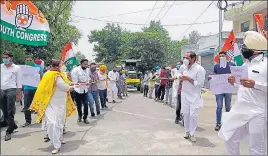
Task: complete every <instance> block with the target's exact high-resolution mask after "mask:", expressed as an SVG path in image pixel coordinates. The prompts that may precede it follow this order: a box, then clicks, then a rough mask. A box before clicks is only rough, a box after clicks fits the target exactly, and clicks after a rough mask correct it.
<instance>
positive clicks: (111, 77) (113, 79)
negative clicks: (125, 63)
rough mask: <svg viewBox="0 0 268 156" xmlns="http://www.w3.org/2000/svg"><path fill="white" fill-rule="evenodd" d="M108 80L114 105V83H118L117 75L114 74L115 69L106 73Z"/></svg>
mask: <svg viewBox="0 0 268 156" xmlns="http://www.w3.org/2000/svg"><path fill="white" fill-rule="evenodd" d="M108 78H109V80H110V81H109V87H110V89H111V91H112V100H113V103H115V96H116V94H117V87H116V82H117V81H118V75H117V72H116V67H114V68H113V70H112V71H110V72H109V73H108Z"/></svg>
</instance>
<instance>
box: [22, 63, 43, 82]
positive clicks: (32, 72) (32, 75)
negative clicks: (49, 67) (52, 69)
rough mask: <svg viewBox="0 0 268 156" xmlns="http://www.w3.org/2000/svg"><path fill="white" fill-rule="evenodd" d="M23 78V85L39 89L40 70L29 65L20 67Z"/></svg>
mask: <svg viewBox="0 0 268 156" xmlns="http://www.w3.org/2000/svg"><path fill="white" fill-rule="evenodd" d="M19 66H20V68H21V72H22V76H21V81H22V84H23V85H26V86H32V87H37V86H38V85H39V82H40V74H39V71H40V68H38V67H32V66H27V65H19Z"/></svg>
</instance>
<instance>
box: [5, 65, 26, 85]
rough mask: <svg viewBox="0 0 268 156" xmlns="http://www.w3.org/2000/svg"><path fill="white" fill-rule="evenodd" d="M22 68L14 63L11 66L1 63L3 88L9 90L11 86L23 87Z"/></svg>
mask: <svg viewBox="0 0 268 156" xmlns="http://www.w3.org/2000/svg"><path fill="white" fill-rule="evenodd" d="M21 77H22V73H21V69H20V67H19V66H17V65H15V64H12V65H11V66H10V67H8V68H7V67H6V66H5V65H4V64H1V89H2V90H7V89H11V88H22V82H21Z"/></svg>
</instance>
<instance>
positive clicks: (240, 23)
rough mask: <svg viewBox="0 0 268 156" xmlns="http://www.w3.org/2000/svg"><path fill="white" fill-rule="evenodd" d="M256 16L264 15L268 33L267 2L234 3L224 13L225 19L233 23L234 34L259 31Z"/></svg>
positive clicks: (246, 0)
mask: <svg viewBox="0 0 268 156" xmlns="http://www.w3.org/2000/svg"><path fill="white" fill-rule="evenodd" d="M254 14H263V16H264V23H265V24H264V25H265V26H264V29H265V30H266V31H267V1H249V0H245V1H243V2H237V3H232V4H230V5H228V7H227V10H226V11H225V12H224V19H225V20H227V21H233V30H234V32H246V31H249V30H254V31H257V25H256V21H255V19H254Z"/></svg>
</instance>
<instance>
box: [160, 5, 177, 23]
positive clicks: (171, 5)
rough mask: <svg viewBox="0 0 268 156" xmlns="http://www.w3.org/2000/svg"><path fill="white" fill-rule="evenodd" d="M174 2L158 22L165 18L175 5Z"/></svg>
mask: <svg viewBox="0 0 268 156" xmlns="http://www.w3.org/2000/svg"><path fill="white" fill-rule="evenodd" d="M175 2H176V1H174V2H173V3H172V4H171V5H170V7H169V8H168V10H167V11H166V13H165V14H164V15H163V16H162V18H160V21H161V20H162V19H163V18H164V17H165V16H166V14H167V13H168V12H169V10H170V9H171V8H172V6H173V5H174V4H175Z"/></svg>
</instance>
